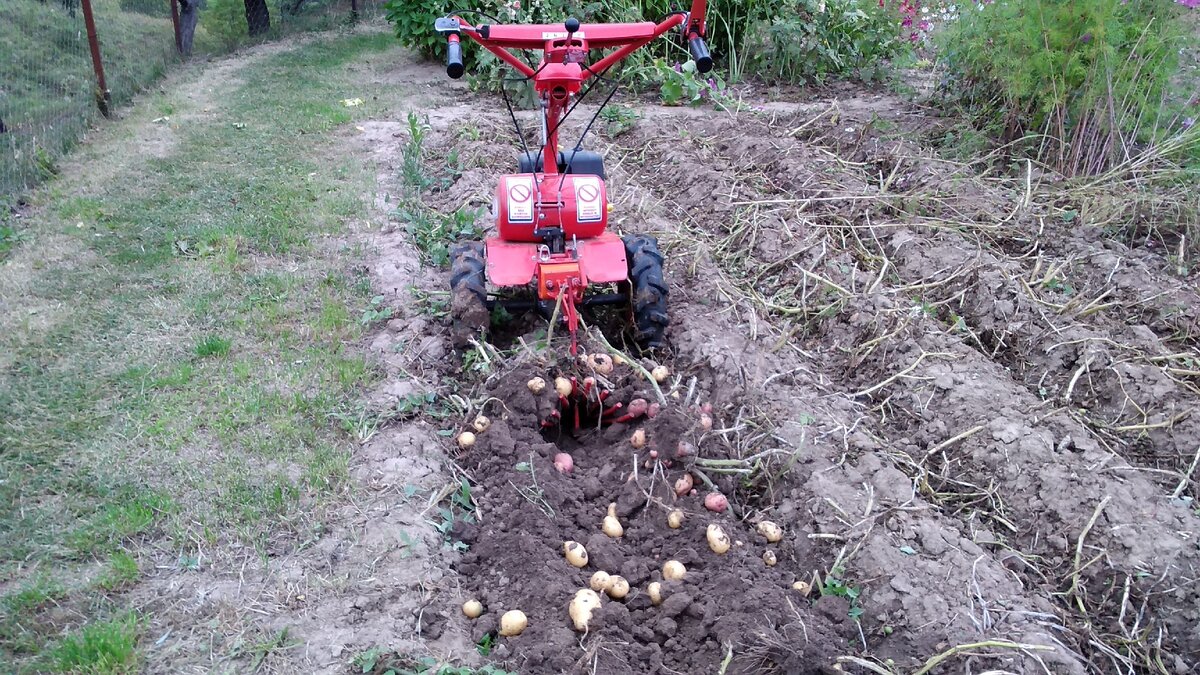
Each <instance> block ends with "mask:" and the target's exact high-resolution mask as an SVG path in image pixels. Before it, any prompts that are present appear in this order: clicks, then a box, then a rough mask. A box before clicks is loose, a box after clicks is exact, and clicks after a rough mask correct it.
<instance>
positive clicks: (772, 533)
mask: <svg viewBox="0 0 1200 675" xmlns="http://www.w3.org/2000/svg"><path fill="white" fill-rule="evenodd" d="M758 533H759V534H761V535H762V536H764V537H766V538H767V541H769V542H771V543H772V544H778V543H779V540H781V539H783V528H781V527H779V526H778V525H776V524H775V523H772V522H771V521H769V520H764V521H762V522H761V523H759V524H758Z"/></svg>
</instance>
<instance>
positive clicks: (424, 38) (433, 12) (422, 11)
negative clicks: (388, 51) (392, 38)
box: [383, 0, 470, 65]
mask: <svg viewBox="0 0 1200 675" xmlns="http://www.w3.org/2000/svg"><path fill="white" fill-rule="evenodd" d="M451 5H452V3H450V2H446V1H444V0H388V1H387V2H386V3H384V5H383V11H384V16H386V17H387V20H388V21H389V22H390V23H391V24H392V25H393V26H395V27H396V37H398V38H400V44H402V45H404V46H405V47H411V48H413V49H415V50H417V51H418V52H420V53H421V55H422V56H425V57H428V58H434V57H438V58H441V57H442V56H444V55H445V53H446V40H445V38H443V37H442V36H441V35H438V34H437V33H435V32H434V30H433V22H434V21H435V20H436V19H437V18H438V17H442V16H445V15H446V12H448V11H450V10H451V9H453V7H452V6H451ZM468 65H470V64H468Z"/></svg>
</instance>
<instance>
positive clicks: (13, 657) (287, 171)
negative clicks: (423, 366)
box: [0, 32, 406, 672]
mask: <svg viewBox="0 0 1200 675" xmlns="http://www.w3.org/2000/svg"><path fill="white" fill-rule="evenodd" d="M394 48H395V45H394V40H393V39H392V38H391V37H390V36H389V35H388V34H386V33H383V32H357V33H341V34H325V35H323V36H318V37H313V38H308V39H304V40H301V41H296V42H287V43H282V46H281V45H279V44H277V45H267V46H264V47H260V48H258V49H255V50H252V51H251V52H249V53H248V54H245V55H239V56H238V57H235V58H233V59H228V60H224V61H219V62H216V63H213V64H197V65H194V66H192V67H189V68H188V69H185V70H184V71H183V72H182V73H180V74H178V75H176V76H174V77H172V78H171V79H170V81H169V82H168V83H167V85H166V86H165V87H164V88H163V89H162V90H161V91H160V92H159V93H157V94H152V95H148V96H146V97H143V99H142V100H141V101H140V102H139V103H138V105H137V106H136V108H135V109H133V110H132V111H130V112H129V113H128V117H127V119H125V120H123V121H121V122H120V123H117V124H115V125H112V126H110V127H108V128H106V129H104V130H103V131H101V132H99V133H97V134H95V137H94V138H92V139H90V140H89V141H88V142H87V143H85V144H84V146H83V147H82V148H81V149H80V151H79V152H78V153H77V154H76V155H75V157H74V159H73V160H72V161H71V162H70V163H69V164H68V165H66V166H65V168H64V172H63V175H62V176H61V177H60V178H59V179H57V180H55V181H53V182H51V183H50V184H48V185H47V186H45V187H44V188H42V189H41V190H40V191H39V192H38V193H36V195H35V196H34V198H33V205H32V206H31V208H30V210H29V211H28V212H27V213H26V214H25V215H24V217H23V218H21V219H20V226H19V232H20V240H19V242H18V244H17V246H16V247H14V248H13V249H12V250H11V251H9V252H8V253H7V254H5V256H4V259H3V260H2V261H0V663H6V664H15V667H16V670H17V671H18V672H23V671H34V670H37V671H42V670H60V671H67V670H87V671H89V672H124V671H128V670H134V669H136V668H137V667H138V665H139V663H140V662H141V661H142V659H143V656H142V647H144V645H145V644H146V642H147V641H148V640H153V639H154V638H156V637H157V636H154V635H150V636H148V635H146V627H147V626H148V625H149V624H150V622H151V619H152V617H150V616H147V615H146V611H145V609H133V608H131V607H130V604H129V603H128V602H127V597H128V595H129V593H128V591H130V590H131V589H133V588H135V587H136V586H137V585H138V584H139V583H140V579H142V578H143V576H144V575H145V574H146V571H147V569H148V568H149V567H153V568H155V569H162V568H163V567H164V566H167V567H171V566H174V567H175V568H176V569H177V570H179V571H180V572H182V573H185V572H187V571H188V570H193V569H198V568H201V567H205V566H211V565H236V564H238V560H239V558H245V557H259V558H262V559H265V558H266V557H267V556H268V555H270V554H274V553H277V552H278V551H279V550H289V549H292V548H294V547H296V546H297V545H298V544H299V543H300V542H302V541H305V540H306V538H307V537H308V535H309V534H310V533H311V531H312V530H313V528H316V527H319V524H320V522H319V518H320V513H321V508H322V506H324V505H328V504H331V503H335V502H337V501H338V500H340V499H343V498H344V495H345V494H346V493H347V492H348V491H349V490H350V489H351V487H352V486H351V485H350V484H349V483H350V481H349V472H348V465H349V462H350V458H351V453H352V450H353V447H354V443H353V440H352V436H351V434H350V432H351V431H352V428H351V425H350V424H349V421H350V420H353V419H355V418H356V414H357V413H358V412H359V411H360V409H361V405H362V404H361V403H360V401H361V400H362V396H363V392H364V391H365V390H366V389H367V388H368V387H370V386H371V385H373V384H374V383H376V382H378V381H379V380H380V379H381V377H382V371H381V370H380V368H379V367H378V366H377V365H375V364H374V363H373V362H372V361H370V360H368V359H366V358H364V355H363V350H361V349H360V348H358V343H359V342H360V341H361V338H362V336H363V334H364V330H365V325H364V320H363V319H362V314H363V310H364V308H366V307H368V306H369V305H370V299H371V284H370V279H369V278H368V277H367V276H366V273H365V271H363V270H362V268H361V266H358V265H356V264H355V263H356V260H358V259H360V258H361V257H362V255H363V249H362V246H361V244H358V243H356V241H358V240H357V239H355V237H354V235H353V230H354V229H355V228H356V227H360V226H361V225H362V224H363V220H364V219H365V218H367V217H368V209H369V208H370V196H371V195H372V194H373V191H374V179H375V175H374V172H373V169H372V168H369V167H364V166H362V165H361V162H357V161H355V160H354V158H353V156H352V154H351V153H349V152H348V151H347V150H346V149H345V147H344V146H345V143H344V142H343V140H342V139H343V138H344V137H345V136H346V135H347V134H348V133H351V132H352V131H353V126H354V124H355V122H356V120H359V119H364V118H365V117H366V116H369V115H370V114H371V112H372V111H378V110H383V109H386V108H388V107H389V106H395V105H397V103H398V102H399V101H400V100H402V97H404V96H405V95H406V92H404V91H403V90H402V88H399V87H397V88H391V89H386V90H385V89H382V88H381V89H379V90H377V91H371V90H364V86H363V84H362V83H361V81H359V80H357V79H356V73H355V67H356V64H358V63H360V62H362V61H363V60H364V59H367V60H369V59H371V58H377V57H378V56H379V55H380V54H381V53H383V52H384V51H386V50H390V49H394ZM347 98H361V99H363V101H364V103H363V104H362V105H360V106H354V107H348V106H346V105H344V104H343V99H347ZM0 670H3V669H2V668H0Z"/></svg>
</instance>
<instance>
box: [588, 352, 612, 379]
mask: <svg viewBox="0 0 1200 675" xmlns="http://www.w3.org/2000/svg"><path fill="white" fill-rule="evenodd" d="M588 365H590V366H591V367H592V370H595V371H596V372H597V373H600V374H601V375H608V374H609V373H611V372H612V371H613V360H612V357H611V356H609V355H608V354H592V355H591V356H589V357H588Z"/></svg>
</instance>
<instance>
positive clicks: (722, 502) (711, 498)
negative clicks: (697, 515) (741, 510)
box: [704, 492, 729, 513]
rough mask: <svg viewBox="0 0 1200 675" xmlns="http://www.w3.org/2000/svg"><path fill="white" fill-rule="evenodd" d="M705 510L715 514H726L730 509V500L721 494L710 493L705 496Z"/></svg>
mask: <svg viewBox="0 0 1200 675" xmlns="http://www.w3.org/2000/svg"><path fill="white" fill-rule="evenodd" d="M704 508H706V509H708V510H709V511H712V512H713V513H725V509H727V508H729V499H728V498H726V497H725V495H723V494H721V493H720V492H710V493H708V494H706V495H704Z"/></svg>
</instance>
